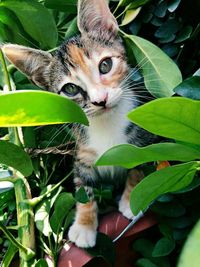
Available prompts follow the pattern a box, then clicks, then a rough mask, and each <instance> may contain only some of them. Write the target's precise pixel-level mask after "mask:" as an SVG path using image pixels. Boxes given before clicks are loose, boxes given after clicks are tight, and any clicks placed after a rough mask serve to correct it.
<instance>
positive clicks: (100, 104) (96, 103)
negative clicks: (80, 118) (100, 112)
mask: <svg viewBox="0 0 200 267" xmlns="http://www.w3.org/2000/svg"><path fill="white" fill-rule="evenodd" d="M92 104H93V105H95V106H100V107H106V100H104V101H101V102H92Z"/></svg>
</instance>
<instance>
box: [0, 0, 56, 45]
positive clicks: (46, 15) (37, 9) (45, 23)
mask: <svg viewBox="0 0 200 267" xmlns="http://www.w3.org/2000/svg"><path fill="white" fill-rule="evenodd" d="M1 7H6V8H8V9H10V10H11V11H13V12H14V13H15V14H16V16H17V17H18V19H19V21H20V22H21V24H22V26H23V28H24V30H25V31H26V32H27V33H28V34H29V35H30V36H31V37H32V38H33V39H34V40H36V41H37V42H39V43H40V45H41V47H42V48H53V47H55V46H56V44H57V39H58V33H57V28H56V24H55V21H54V18H53V15H52V14H51V13H50V12H49V11H48V9H46V8H45V7H44V6H43V5H42V4H40V3H38V1H35V0H6V1H5V0H4V1H1V2H0V8H1Z"/></svg>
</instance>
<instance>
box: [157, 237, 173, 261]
mask: <svg viewBox="0 0 200 267" xmlns="http://www.w3.org/2000/svg"><path fill="white" fill-rule="evenodd" d="M174 248H175V242H174V240H173V239H169V238H166V237H163V238H161V239H160V240H158V242H157V243H156V245H155V247H154V249H153V252H152V256H153V257H163V256H166V255H169V254H170V253H171V252H172V251H173V250H174Z"/></svg>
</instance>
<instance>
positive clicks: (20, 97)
mask: <svg viewBox="0 0 200 267" xmlns="http://www.w3.org/2000/svg"><path fill="white" fill-rule="evenodd" d="M10 103H12V105H10ZM0 106H1V110H0V127H15V126H34V125H47V124H61V123H66V122H79V123H83V124H88V121H87V118H86V116H85V114H84V113H83V111H82V110H81V108H80V107H79V106H78V105H77V104H76V103H75V102H73V101H71V100H69V99H67V98H66V97H62V96H59V95H56V94H53V93H49V92H43V91H31V90H30V91H15V92H12V93H7V94H2V95H0ZM8 107H9V108H8Z"/></svg>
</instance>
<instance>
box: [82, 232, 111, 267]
mask: <svg viewBox="0 0 200 267" xmlns="http://www.w3.org/2000/svg"><path fill="white" fill-rule="evenodd" d="M86 251H87V252H88V253H89V254H91V255H92V256H94V257H102V258H103V259H105V260H106V261H107V262H109V263H111V264H112V266H114V263H115V247H114V243H113V242H112V240H111V239H110V238H109V237H108V236H107V235H105V234H103V233H98V234H97V240H96V246H95V247H94V248H88V249H86Z"/></svg>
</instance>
